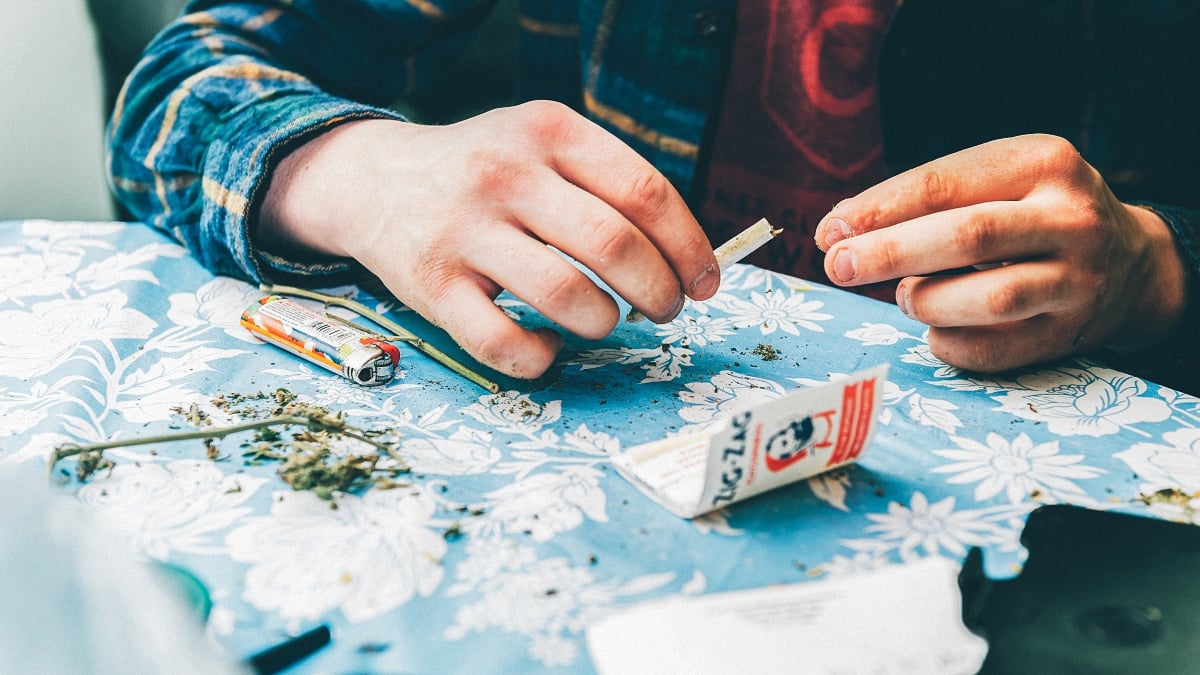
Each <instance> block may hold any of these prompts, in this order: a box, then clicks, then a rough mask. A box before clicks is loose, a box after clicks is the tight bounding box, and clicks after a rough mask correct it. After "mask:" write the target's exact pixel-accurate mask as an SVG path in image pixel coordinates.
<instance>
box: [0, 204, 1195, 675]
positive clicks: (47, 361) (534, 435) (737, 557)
mask: <svg viewBox="0 0 1200 675" xmlns="http://www.w3.org/2000/svg"><path fill="white" fill-rule="evenodd" d="M342 290H346V289H342ZM259 297H261V293H260V292H259V291H258V290H257V289H256V288H254V287H253V286H251V285H249V284H246V283H243V282H240V281H235V280H232V279H228V278H223V277H214V276H213V275H211V274H210V273H208V272H207V271H205V270H203V269H202V268H201V267H200V266H199V265H198V264H196V262H195V261H193V260H192V259H191V258H190V257H189V256H188V255H187V253H186V252H185V251H184V250H183V249H182V248H181V247H179V246H178V245H176V244H175V243H173V242H171V241H170V240H169V239H167V238H164V237H163V236H162V235H161V234H159V233H157V232H155V231H153V230H152V229H150V228H148V227H145V226H141V225H136V224H120V223H64V222H46V221H23V222H8V223H0V316H2V317H3V319H2V320H3V325H4V326H5V329H4V331H3V332H2V334H0V341H2V342H3V344H2V345H0V436H2V437H4V439H5V442H4V444H3V449H2V450H0V462H3V463H4V464H6V465H13V464H16V465H44V464H45V462H46V460H47V457H48V456H49V455H50V453H51V451H52V449H53V448H54V447H56V446H58V445H59V444H62V443H67V442H73V443H85V442H97V441H102V440H107V439H110V438H114V437H121V438H132V437H136V436H139V435H145V434H148V433H165V432H169V431H172V430H179V429H180V428H187V427H188V425H187V423H186V420H185V419H184V418H183V416H181V415H180V414H179V411H180V410H188V409H189V407H190V406H191V405H192V404H196V405H197V406H198V409H199V410H201V411H203V412H204V413H205V414H207V415H210V416H212V418H213V419H216V420H218V421H219V420H222V419H227V418H228V417H229V412H228V410H227V409H225V408H221V407H219V406H215V405H214V404H213V403H212V401H213V400H214V399H216V398H218V397H220V396H222V395H225V396H228V395H230V394H236V393H242V394H246V393H252V392H259V391H267V392H269V391H274V390H276V389H278V388H286V389H288V390H289V391H291V392H293V393H295V394H297V395H298V396H299V397H300V399H301V400H303V401H306V402H310V403H314V404H318V405H320V406H324V407H326V408H328V409H329V410H331V411H335V412H340V413H343V414H344V415H345V416H346V419H347V421H349V422H350V423H351V424H354V425H356V426H359V427H362V428H367V429H388V430H391V431H394V432H395V433H397V434H398V435H399V438H400V440H399V441H398V445H397V447H398V450H399V453H400V454H401V455H402V456H403V457H404V459H405V460H406V461H407V462H408V464H409V465H410V466H411V467H412V474H411V475H408V476H406V477H405V480H406V481H408V482H409V483H410V484H409V485H408V486H407V487H403V488H399V489H386V490H385V489H379V488H372V489H368V490H365V491H361V492H360V493H355V494H339V495H337V496H336V497H335V499H334V500H333V501H332V502H331V501H329V500H323V499H321V498H319V497H318V496H316V495H314V494H313V493H312V492H308V491H295V490H293V489H291V487H289V486H288V485H287V484H285V483H284V482H282V480H281V479H280V478H279V476H278V475H277V474H276V470H277V468H278V466H277V464H274V463H269V462H268V463H263V464H259V465H252V464H248V463H247V462H245V461H243V459H242V457H241V452H240V449H239V445H240V443H241V442H243V440H244V439H239V438H238V437H230V438H228V439H225V440H222V441H218V442H217V446H218V448H220V450H221V453H220V455H219V457H218V459H217V460H216V461H214V460H212V459H209V458H208V457H207V455H206V452H205V449H204V447H203V445H202V444H201V443H200V442H198V441H194V442H179V443H164V444H160V445H156V446H153V447H140V448H139V447H132V448H126V449H116V450H111V451H108V452H107V453H106V454H107V456H108V457H110V458H111V459H113V460H114V462H115V464H116V466H115V468H113V470H112V471H111V473H110V474H109V473H106V472H100V473H98V474H97V475H96V476H95V477H93V478H92V479H91V480H88V481H87V482H83V483H80V482H78V481H75V480H74V479H72V480H71V482H70V484H69V486H68V487H67V488H66V489H65V492H66V495H67V496H65V497H60V498H61V499H75V500H78V502H80V503H82V504H84V505H86V507H87V510H88V511H89V512H91V513H93V514H94V515H95V517H96V518H97V520H98V521H99V522H101V523H103V524H105V525H106V526H109V527H111V528H113V529H114V530H116V531H117V532H120V533H122V534H123V535H126V536H127V537H128V541H129V546H130V547H131V548H132V549H133V550H135V551H137V552H139V553H140V554H143V555H145V556H147V557H149V558H152V559H157V560H162V561H165V562H169V563H171V564H173V565H177V566H179V567H182V568H183V569H186V570H188V571H190V572H192V573H193V574H194V575H195V576H196V577H198V578H199V579H200V580H201V581H202V582H203V584H204V585H205V586H206V587H207V589H208V591H209V593H210V595H211V598H212V600H213V607H212V611H211V615H210V618H209V630H210V631H211V632H212V633H213V634H214V635H215V636H216V637H217V639H218V641H219V642H220V643H221V644H222V645H223V646H224V647H225V648H226V650H227V651H228V652H229V653H231V654H233V655H236V656H244V655H246V654H248V653H250V652H251V651H253V650H255V649H257V648H259V647H261V646H263V645H266V644H270V643H272V642H276V641H278V640H280V639H281V638H282V637H283V636H285V635H287V634H290V633H295V632H297V631H301V630H304V629H306V628H309V627H312V626H314V625H318V624H322V623H324V624H328V625H330V626H332V627H333V629H334V636H335V637H334V642H333V644H332V645H331V646H330V647H328V648H326V649H324V650H322V651H321V652H319V653H318V654H316V655H315V656H313V657H312V658H310V659H308V660H306V661H304V662H303V663H302V664H301V665H300V666H299V667H297V668H296V671H297V672H346V671H355V672H429V671H437V672H449V671H453V672H467V671H473V672H499V671H507V672H530V671H539V670H556V669H561V670H563V671H570V672H579V671H583V672H587V671H589V670H590V669H591V667H592V666H591V661H590V659H589V656H588V654H587V649H586V646H585V642H584V636H585V631H586V628H587V626H588V624H589V623H590V622H592V621H594V620H596V619H597V618H599V617H602V616H604V615H606V614H608V613H610V612H612V611H614V610H616V609H619V608H621V607H623V606H626V605H629V604H631V603H638V602H642V601H646V600H650V599H654V598H661V597H665V596H672V595H694V594H700V593H712V592H717V591H724V590H733V589H747V588H756V587H762V586H766V585H770V584H779V583H793V582H797V583H799V582H805V581H808V580H812V579H820V578H833V577H836V576H838V575H845V574H849V573H853V572H858V571H863V570H870V569H875V568H878V567H879V566H883V565H890V564H896V563H900V562H903V561H910V560H913V559H916V558H920V557H925V556H945V557H949V558H951V559H954V560H956V561H957V560H961V559H962V558H963V556H964V555H965V554H966V552H967V550H968V549H969V548H971V547H982V548H983V549H984V554H985V560H987V561H988V565H989V570H990V571H991V572H992V573H993V574H997V575H1000V574H1005V573H1007V574H1012V573H1014V572H1015V571H1016V570H1017V569H1018V568H1019V564H1020V560H1021V548H1020V544H1019V535H1020V531H1021V528H1022V526H1023V524H1024V519H1025V516H1026V515H1027V514H1028V513H1029V512H1030V510H1032V509H1033V508H1035V507H1037V506H1038V505H1041V504H1048V503H1072V504H1079V505H1085V506H1088V507H1091V508H1096V509H1119V510H1125V511H1131V512H1140V513H1149V514H1152V515H1155V516H1158V517H1164V518H1171V519H1177V520H1189V519H1191V518H1192V517H1193V513H1194V512H1193V510H1192V509H1190V508H1188V506H1187V505H1186V504H1184V505H1179V504H1177V503H1175V502H1176V501H1177V500H1168V499H1163V500H1157V499H1145V496H1146V495H1149V494H1152V493H1154V492H1156V491H1158V490H1162V489H1179V490H1182V491H1184V492H1185V493H1188V494H1191V493H1194V492H1196V491H1198V490H1200V471H1197V470H1196V466H1197V457H1198V455H1200V428H1198V427H1200V399H1197V398H1195V397H1192V396H1188V395H1184V394H1180V393H1178V392H1176V391H1173V390H1170V389H1167V388H1164V387H1160V386H1158V385H1156V384H1154V383H1150V382H1145V381H1143V380H1141V379H1138V378H1136V377H1133V376H1130V375H1127V374H1124V373H1121V372H1118V371H1115V370H1111V369H1109V368H1106V367H1104V366H1103V365H1101V364H1097V363H1090V362H1086V361H1080V360H1068V361H1063V362H1061V363H1057V364H1054V365H1053V366H1052V367H1049V368H1045V369H1039V370H1030V371H1027V372H1020V373H1012V374H1008V375H1006V376H1004V377H977V376H971V375H969V374H966V373H963V372H960V371H958V370H956V369H954V368H951V367H948V366H946V365H945V364H943V363H941V362H939V361H938V360H937V359H935V358H933V357H932V356H931V355H930V353H929V350H928V346H927V344H926V338H925V332H924V330H923V327H922V326H921V325H920V324H918V323H915V322H913V321H911V320H909V319H907V318H905V317H904V316H903V315H902V314H901V313H900V312H899V311H898V310H897V309H896V308H895V307H894V306H892V305H888V304H885V303H880V302H877V301H874V300H870V299H867V298H863V297H860V296H857V295H854V294H851V293H847V292H844V291H841V290H839V289H834V288H830V287H826V286H821V285H818V284H814V283H809V282H804V281H800V280H796V279H794V278H790V277H785V276H781V275H778V274H773V273H769V272H766V271H764V270H761V269H758V268H754V267H750V266H736V267H735V268H733V269H732V270H730V271H729V272H728V273H727V274H726V277H725V280H724V283H723V285H722V289H721V292H720V293H719V294H718V296H717V297H716V298H714V299H712V300H710V301H708V302H705V303H691V304H689V305H688V306H687V307H686V308H685V309H684V311H683V313H682V314H680V316H679V317H678V318H677V319H676V320H675V321H674V322H672V323H671V324H668V325H662V326H656V325H653V324H650V323H648V322H641V323H636V324H623V325H621V326H619V327H618V328H617V330H616V331H615V332H614V333H613V334H612V335H611V336H609V337H608V338H606V339H604V340H601V341H598V342H588V341H582V340H578V339H573V338H569V339H568V340H567V343H566V346H565V349H564V352H563V355H562V356H561V359H560V363H559V364H558V367H557V368H556V369H555V372H554V375H553V376H552V377H549V378H547V379H546V380H545V381H542V382H538V383H535V384H529V383H524V384H523V385H521V386H518V384H514V383H505V387H503V389H502V391H501V392H500V393H497V394H491V393H488V392H485V391H483V390H482V389H480V388H479V387H477V386H476V385H474V384H471V383H469V382H467V381H465V380H462V379H460V378H458V377H456V376H454V375H453V374H451V373H450V372H449V371H447V370H446V369H445V368H443V367H442V366H440V365H438V364H436V363H434V362H432V361H430V360H429V359H427V358H425V357H423V356H421V355H419V354H416V353H415V352H413V351H411V350H407V349H404V350H403V354H404V355H403V357H402V361H401V365H402V370H401V372H400V374H399V377H398V378H397V379H396V380H394V381H393V382H391V383H390V384H388V385H385V386H383V387H378V388H365V387H360V386H357V385H354V384H351V383H350V382H349V381H347V380H345V379H342V378H340V377H337V376H335V375H332V374H331V373H329V372H328V371H325V370H322V369H319V368H317V367H315V366H313V365H310V364H309V363H307V362H305V361H302V360H300V359H298V358H295V357H293V356H290V355H288V354H285V353H284V352H282V351H279V350H278V349H276V348H275V347H273V346H270V345H266V344H263V343H262V342H260V341H258V340H257V339H255V338H252V337H251V336H250V335H249V334H248V333H247V332H246V331H245V330H244V329H243V328H241V327H240V326H239V325H238V317H239V316H240V314H241V312H242V310H243V309H244V308H245V307H247V306H248V305H249V304H250V303H251V302H253V301H255V300H257V299H258V298H259ZM357 297H358V299H359V300H361V301H364V302H365V303H366V304H368V305H369V306H371V307H372V308H376V309H380V310H382V311H385V312H387V313H388V314H389V315H390V316H393V317H396V318H398V319H402V320H410V321H415V319H413V316H412V314H411V312H406V311H404V310H403V308H398V307H396V306H395V305H394V303H393V304H389V303H388V302H387V301H380V300H379V299H378V298H373V297H370V296H368V295H366V294H365V293H364V292H360V293H359V294H358V296H357ZM500 304H501V305H502V306H504V307H505V308H506V309H508V310H509V311H511V312H512V313H513V314H514V315H515V316H519V317H521V320H522V321H525V322H527V323H529V324H530V325H535V324H539V323H544V321H542V320H541V319H540V318H539V317H538V316H536V315H535V314H534V313H533V312H531V310H529V308H528V307H526V306H525V305H524V304H523V303H521V302H520V301H519V300H516V299H514V298H510V297H504V296H502V298H501V300H500ZM415 325H420V322H419V321H415ZM880 363H887V364H890V373H889V382H888V384H887V386H886V388H885V390H884V394H883V400H884V405H883V409H882V410H881V412H880V417H879V428H878V432H877V436H876V438H875V440H874V442H873V444H872V445H871V447H869V448H868V449H867V451H866V452H865V454H864V456H863V457H862V458H861V460H860V461H859V462H858V464H857V465H854V466H851V467H849V468H847V469H844V470H837V471H835V472H832V473H829V474H825V475H821V476H818V477H815V478H812V479H810V480H808V481H805V482H801V483H797V484H793V485H790V486H787V487H784V488H781V489H778V490H776V491H773V492H770V493H767V494H765V495H762V496H760V497H756V498H754V499H751V500H749V501H746V502H743V503H739V504H735V505H733V506H731V507H729V508H726V509H724V510H721V511H717V512H715V513H713V514H710V515H708V516H705V517H702V518H698V519H695V520H684V519H680V518H678V517H675V516H673V515H671V514H670V513H668V512H667V511H666V510H664V509H663V508H662V507H660V506H658V505H656V504H655V503H653V502H652V501H650V500H649V499H648V498H647V497H646V496H644V495H643V494H641V493H640V492H638V491H637V489H636V488H635V487H633V486H632V485H631V484H630V483H628V482H627V481H625V480H624V479H623V478H622V477H620V476H619V475H618V474H617V473H616V472H615V471H614V470H613V469H612V468H611V466H610V458H611V456H612V455H613V453H616V452H619V451H621V450H622V449H623V448H627V447H631V446H633V445H636V444H639V443H643V442H647V441H650V440H655V439H659V438H662V437H665V436H667V435H671V434H677V433H680V432H684V431H687V430H689V429H695V428H698V427H700V426H702V425H705V424H707V423H711V422H712V421H713V420H715V419H719V418H721V417H723V416H725V415H727V414H728V413H729V412H730V411H732V410H736V409H737V408H739V407H741V406H744V405H747V404H749V403H752V402H755V401H761V400H765V399H771V398H777V397H779V396H782V395H783V394H784V393H785V392H788V391H790V390H793V389H796V388H798V387H806V386H810V385H812V384H814V383H819V382H826V381H829V380H831V379H836V378H837V377H839V376H840V375H844V374H848V373H851V372H854V371H856V370H859V369H862V368H865V367H868V366H872V365H875V364H880ZM353 451H355V452H360V451H362V450H361V448H355V449H354V450H353ZM62 468H66V469H70V470H73V469H74V460H71V459H68V460H65V461H64V462H63V463H62ZM334 504H336V508H332V506H333V505H334Z"/></svg>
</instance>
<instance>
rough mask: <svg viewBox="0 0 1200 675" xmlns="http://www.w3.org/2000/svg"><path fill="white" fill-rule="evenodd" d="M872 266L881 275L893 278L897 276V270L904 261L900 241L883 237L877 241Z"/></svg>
mask: <svg viewBox="0 0 1200 675" xmlns="http://www.w3.org/2000/svg"><path fill="white" fill-rule="evenodd" d="M875 256H876V259H875V262H874V265H873V266H874V267H875V268H876V269H877V270H878V273H879V275H880V276H881V277H884V278H889V279H890V278H894V277H895V276H897V270H899V269H900V268H901V266H902V265H903V263H904V252H903V251H902V250H901V248H900V243H899V242H897V241H895V240H892V239H884V240H883V241H881V242H879V244H878V247H877V248H876V249H875Z"/></svg>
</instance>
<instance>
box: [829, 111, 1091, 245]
mask: <svg viewBox="0 0 1200 675" xmlns="http://www.w3.org/2000/svg"><path fill="white" fill-rule="evenodd" d="M1084 167H1086V164H1085V163H1084V162H1083V160H1082V158H1081V157H1080V155H1079V152H1078V151H1077V150H1076V149H1075V147H1074V146H1072V145H1071V144H1070V143H1069V142H1067V141H1066V140H1063V139H1061V138H1058V137H1055V136H1046V135H1040V134H1039V135H1029V136H1018V137H1015V138H1004V139H1000V140H996V141H990V142H988V143H984V144H982V145H978V146H975V147H973V148H968V149H966V150H961V151H959V152H956V153H953V154H950V155H947V156H945V157H940V158H938V159H935V160H933V161H931V162H927V163H926V164H923V165H921V166H918V167H916V168H914V169H910V170H908V171H905V172H903V173H901V174H898V175H896V176H893V177H892V178H889V179H888V180H885V181H883V182H881V183H878V184H877V185H875V186H873V187H870V188H868V189H867V190H865V191H863V192H862V193H860V194H858V195H857V196H854V197H851V198H849V199H846V200H844V201H842V202H840V203H839V204H837V205H836V206H834V207H833V209H832V210H831V211H830V212H829V214H827V215H826V216H825V217H824V218H823V219H822V220H821V222H820V223H818V224H817V229H816V233H815V237H816V241H817V242H818V244H819V245H820V246H821V248H822V249H824V250H829V248H830V247H831V246H833V244H835V243H837V242H838V241H840V240H842V239H845V238H846V237H850V236H856V235H860V234H862V233H864V232H872V231H875V230H878V229H881V228H885V227H889V226H892V225H895V224H896V223H900V222H904V221H906V220H912V219H913V218H918V217H920V216H923V215H926V214H930V213H936V212H938V211H945V210H947V209H955V208H959V207H963V206H968V205H970V204H978V203H982V202H988V201H1015V200H1019V199H1023V198H1024V197H1026V196H1028V195H1029V194H1030V193H1031V192H1033V191H1034V190H1035V189H1036V188H1038V186H1039V185H1041V184H1042V181H1045V180H1047V179H1048V178H1049V179H1052V180H1057V179H1058V178H1059V177H1063V176H1075V175H1078V173H1079V171H1080V170H1082V169H1083V168H1084Z"/></svg>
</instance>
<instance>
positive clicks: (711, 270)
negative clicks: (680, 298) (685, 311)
mask: <svg viewBox="0 0 1200 675" xmlns="http://www.w3.org/2000/svg"><path fill="white" fill-rule="evenodd" d="M720 283H721V275H720V274H718V273H717V268H716V266H714V265H709V266H707V267H705V268H704V271H703V272H701V273H700V276H698V277H696V278H695V279H692V283H690V284H688V295H690V296H692V297H693V298H707V297H709V296H711V295H712V294H713V293H716V292H717V286H719V285H720ZM680 306H681V307H682V304H681V305H680Z"/></svg>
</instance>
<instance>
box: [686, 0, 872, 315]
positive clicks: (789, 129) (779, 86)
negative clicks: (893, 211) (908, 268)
mask: <svg viewBox="0 0 1200 675" xmlns="http://www.w3.org/2000/svg"><path fill="white" fill-rule="evenodd" d="M895 3H896V0H808V1H800V0H797V1H794V2H793V1H789V0H768V1H765V2H740V3H738V36H737V42H736V44H735V47H734V53H733V64H732V71H731V73H730V76H729V82H728V84H727V85H726V91H725V100H724V103H723V105H722V108H721V117H720V122H719V125H718V128H717V135H716V139H715V145H714V146H713V152H712V155H711V158H710V162H709V166H708V176H707V183H706V186H707V190H706V193H705V195H704V201H703V203H702V205H701V208H700V219H701V222H703V223H704V225H705V227H706V229H707V231H708V232H709V238H710V239H711V240H712V241H713V242H714V244H716V243H720V242H722V241H724V240H726V239H728V238H729V237H731V236H733V235H734V234H736V233H737V232H739V231H740V230H742V229H745V228H746V227H749V226H750V225H751V224H752V223H753V222H754V221H756V220H758V219H759V218H762V217H766V218H767V219H768V220H769V221H771V224H773V225H775V226H776V227H782V228H784V234H783V235H781V240H780V241H774V242H771V243H770V244H769V245H767V246H765V247H763V248H762V249H760V250H759V251H758V252H757V253H755V254H754V255H753V256H752V257H750V258H749V259H748V262H753V263H755V264H758V265H762V266H764V267H767V268H770V269H774V270H778V271H780V272H787V273H789V274H794V275H796V276H798V277H801V278H805V279H812V280H814V281H821V282H825V281H827V277H826V276H825V272H824V268H823V267H822V265H823V260H824V255H823V254H822V253H821V251H820V250H818V249H817V247H816V244H815V243H814V242H813V230H814V229H815V228H816V225H817V222H818V221H819V220H820V219H821V218H822V217H823V216H824V215H825V214H826V213H827V212H828V211H829V209H830V208H831V207H832V206H833V205H834V204H835V203H837V202H838V201H840V200H841V199H844V198H846V197H849V196H852V195H854V194H856V193H858V192H860V191H861V190H863V189H864V188H866V187H868V186H870V185H872V184H874V183H876V182H878V181H879V180H881V179H882V178H884V177H885V175H886V172H885V169H884V166H883V163H882V158H881V155H882V138H881V132H880V127H879V106H878V102H877V99H876V95H875V80H876V60H877V57H878V52H879V47H880V44H881V42H882V39H883V32H884V29H885V28H886V26H887V22H888V20H889V19H890V17H891V12H892V9H893V8H894V7H895ZM893 289H894V284H892V283H888V284H877V285H874V286H872V287H865V288H859V289H856V290H859V291H860V292H865V293H866V294H868V295H872V296H874V297H879V298H881V299H886V300H894V299H895V296H894V290H893Z"/></svg>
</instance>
